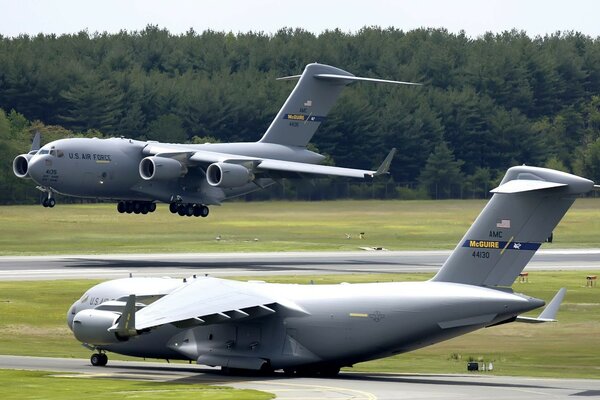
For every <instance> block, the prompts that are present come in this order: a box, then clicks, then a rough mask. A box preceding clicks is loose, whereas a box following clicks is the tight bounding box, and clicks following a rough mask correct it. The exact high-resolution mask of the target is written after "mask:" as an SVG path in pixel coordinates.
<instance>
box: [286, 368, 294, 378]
mask: <svg viewBox="0 0 600 400" xmlns="http://www.w3.org/2000/svg"><path fill="white" fill-rule="evenodd" d="M283 374H284V375H285V376H294V375H296V370H295V369H293V368H284V369H283Z"/></svg>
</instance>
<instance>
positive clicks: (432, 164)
mask: <svg viewBox="0 0 600 400" xmlns="http://www.w3.org/2000/svg"><path fill="white" fill-rule="evenodd" d="M462 165H463V161H460V160H456V159H455V158H454V153H453V152H452V150H450V149H449V148H448V145H447V144H446V142H442V143H440V144H438V145H437V146H435V149H434V150H433V153H431V154H430V155H429V158H428V159H427V164H425V168H424V169H423V172H421V176H420V177H419V181H420V182H421V185H422V186H423V187H424V188H425V189H427V191H428V192H429V195H430V196H431V197H432V198H434V199H436V200H437V199H447V198H449V197H451V196H452V195H454V196H457V193H456V190H457V189H458V190H459V191H460V189H461V188H462V181H463V179H464V177H463V174H462V173H461V172H460V167H461V166H462Z"/></svg>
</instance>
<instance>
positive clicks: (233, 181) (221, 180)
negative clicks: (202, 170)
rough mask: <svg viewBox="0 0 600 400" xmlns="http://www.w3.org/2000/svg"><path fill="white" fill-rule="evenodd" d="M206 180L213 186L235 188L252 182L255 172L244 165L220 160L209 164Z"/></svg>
mask: <svg viewBox="0 0 600 400" xmlns="http://www.w3.org/2000/svg"><path fill="white" fill-rule="evenodd" d="M206 180H207V181H208V183H209V185H211V186H216V187H221V188H235V187H238V186H243V185H245V184H247V183H249V182H252V181H253V180H254V174H253V173H252V171H250V170H249V169H248V168H246V167H244V166H243V165H239V164H231V163H221V162H219V163H213V164H210V165H209V166H208V168H207V169H206Z"/></svg>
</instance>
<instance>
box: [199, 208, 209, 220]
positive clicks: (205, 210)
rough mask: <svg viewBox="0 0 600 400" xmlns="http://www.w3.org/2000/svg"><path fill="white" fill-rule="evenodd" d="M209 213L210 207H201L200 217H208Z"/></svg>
mask: <svg viewBox="0 0 600 400" xmlns="http://www.w3.org/2000/svg"><path fill="white" fill-rule="evenodd" d="M208 212H209V209H208V207H206V206H200V216H201V217H202V218H206V217H208Z"/></svg>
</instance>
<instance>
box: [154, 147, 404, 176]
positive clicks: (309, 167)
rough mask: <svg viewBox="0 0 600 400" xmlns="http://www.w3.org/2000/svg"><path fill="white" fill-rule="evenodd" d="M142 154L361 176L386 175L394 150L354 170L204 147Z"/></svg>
mask: <svg viewBox="0 0 600 400" xmlns="http://www.w3.org/2000/svg"><path fill="white" fill-rule="evenodd" d="M144 153H145V154H148V155H156V156H160V157H168V158H176V157H177V155H185V159H187V161H185V160H184V159H181V158H182V157H179V158H180V161H183V162H187V163H188V164H190V165H188V166H192V164H211V163H216V162H228V163H233V164H244V165H248V164H252V165H254V166H255V167H254V168H255V169H256V171H257V172H259V171H264V172H268V171H278V172H297V173H301V174H314V175H330V176H341V177H348V178H365V177H376V176H379V175H383V174H387V173H388V171H389V169H390V165H391V163H392V159H393V158H394V155H395V154H396V149H395V148H393V149H392V150H391V151H390V152H389V153H388V155H387V156H386V158H385V159H384V160H383V162H382V163H381V165H380V166H379V168H378V169H377V170H375V171H371V170H363V169H354V168H343V167H333V166H329V165H319V164H310V163H302V162H296V161H285V160H276V159H270V158H257V157H248V156H242V155H239V154H232V153H221V152H213V151H206V150H191V149H189V148H185V147H184V146H173V147H171V146H168V145H163V144H161V145H149V146H147V148H146V149H145V150H144Z"/></svg>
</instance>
